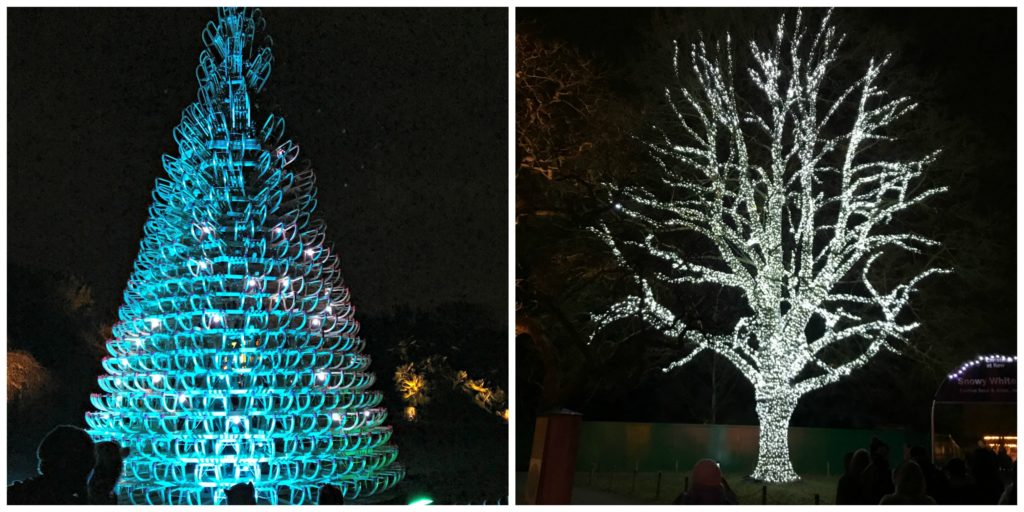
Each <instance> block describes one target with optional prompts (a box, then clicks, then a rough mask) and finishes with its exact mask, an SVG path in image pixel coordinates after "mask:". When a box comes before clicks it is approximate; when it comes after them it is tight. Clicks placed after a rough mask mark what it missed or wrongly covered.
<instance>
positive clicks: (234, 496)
mask: <svg viewBox="0 0 1024 512" xmlns="http://www.w3.org/2000/svg"><path fill="white" fill-rule="evenodd" d="M36 456H37V457H38V459H39V466H38V468H37V469H38V471H39V474H38V475H36V476H34V477H32V478H29V479H27V480H23V481H20V482H15V483H13V484H11V485H10V486H9V487H7V503H8V504H9V505H116V504H117V495H116V493H115V490H114V488H115V486H116V485H117V481H118V480H120V478H121V472H122V471H123V470H124V458H125V457H127V456H128V449H127V448H122V447H121V446H119V445H118V444H117V443H115V442H112V441H104V442H101V443H94V442H93V440H92V438H91V437H89V434H88V433H87V432H86V431H84V430H82V429H80V428H78V427H73V426H71V425H61V426H58V427H57V428H55V429H53V430H51V431H50V432H49V433H48V434H46V437H44V438H43V440H42V442H40V443H39V448H38V450H37V451H36ZM225 495H226V496H227V503H228V505H255V504H256V488H255V487H254V486H253V485H252V483H243V484H237V485H235V486H234V487H231V488H230V489H228V490H227V491H225ZM319 495H320V498H319V504H320V505H344V504H345V498H344V495H343V493H342V492H341V489H339V488H338V487H337V486H334V485H324V486H322V487H320V493H319Z"/></svg>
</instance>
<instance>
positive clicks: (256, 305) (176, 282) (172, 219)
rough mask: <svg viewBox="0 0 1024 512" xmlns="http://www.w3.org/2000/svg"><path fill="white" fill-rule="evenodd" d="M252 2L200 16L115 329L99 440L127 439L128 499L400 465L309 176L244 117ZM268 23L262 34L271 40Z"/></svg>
mask: <svg viewBox="0 0 1024 512" xmlns="http://www.w3.org/2000/svg"><path fill="white" fill-rule="evenodd" d="M263 25H264V22H263V19H262V18H261V17H260V15H259V11H258V10H256V11H247V10H238V9H221V10H220V11H219V12H218V20H217V22H216V23H213V22H211V23H209V24H208V26H207V27H206V29H205V30H204V31H203V42H204V43H205V45H206V49H205V50H204V51H203V52H202V54H201V55H200V59H199V67H198V68H197V76H198V78H199V99H198V101H196V102H195V103H193V104H192V105H190V106H189V107H188V108H186V109H185V111H184V113H183V115H182V120H181V124H179V125H178V127H177V128H176V129H175V130H174V136H175V140H176V141H177V142H178V146H179V150H180V156H179V157H178V158H174V157H171V156H166V155H165V156H164V167H165V169H166V171H167V174H168V178H167V179H163V178H161V179H158V180H157V183H156V190H155V192H154V194H153V197H154V200H155V202H154V204H153V206H152V207H151V208H150V218H149V220H148V222H147V223H146V225H145V237H144V239H143V240H142V244H141V249H140V251H139V255H138V259H137V260H136V262H135V267H134V272H133V274H132V276H131V279H130V281H129V283H128V287H127V290H126V291H125V294H124V296H125V303H124V305H123V306H122V307H121V309H120V311H119V316H120V321H119V322H118V323H117V324H116V325H115V326H114V329H113V338H114V339H112V340H110V341H108V342H107V349H108V351H109V352H110V354H111V355H112V357H108V358H105V359H104V361H103V367H104V369H105V370H106V372H107V374H106V375H103V376H101V377H100V378H99V384H100V387H101V388H102V389H103V391H104V393H102V394H96V395H93V396H92V403H93V405H94V406H95V407H96V409H97V410H98V411H97V412H92V413H89V414H88V415H87V418H86V419H87V422H88V424H89V426H90V427H91V430H90V433H91V434H92V435H93V438H94V439H96V440H97V441H103V440H113V441H117V442H119V443H121V445H122V446H126V447H129V448H130V449H131V455H130V456H129V457H128V458H127V459H126V461H125V469H124V474H123V477H122V480H121V485H120V489H121V497H122V499H123V500H124V501H128V502H131V503H174V504H178V503H193V504H194V503H223V502H224V501H225V495H224V490H226V489H227V488H229V487H231V486H233V485H235V484H237V483H246V482H252V483H253V484H254V486H255V488H256V494H257V500H258V501H259V502H261V503H272V504H273V503H294V504H297V503H316V500H317V497H318V488H319V486H321V485H323V484H334V485H337V486H339V487H341V488H342V490H343V491H344V493H345V495H346V497H347V498H349V499H352V498H357V497H361V496H363V497H365V496H368V495H371V494H373V493H379V492H381V491H383V490H385V489H388V488H390V487H391V486H393V485H395V484H396V483H397V482H398V481H399V480H400V479H401V478H402V476H403V475H404V471H403V470H402V468H401V467H400V466H398V465H397V464H395V459H396V457H397V454H398V452H397V449H395V448H394V446H392V445H389V444H388V440H389V438H390V437H391V429H390V427H387V426H384V421H385V418H386V415H387V413H386V410H385V409H384V408H383V407H381V406H380V403H381V395H380V394H379V393H378V392H373V391H369V390H368V389H369V387H370V386H371V385H372V384H373V383H374V375H373V374H372V373H369V372H368V367H369V364H370V359H369V357H367V356H365V355H362V353H361V352H362V350H363V347H364V342H363V340H362V339H361V338H359V337H358V336H357V333H358V332H359V323H358V322H356V321H355V320H354V318H353V311H354V309H353V307H352V305H351V303H350V302H349V292H348V289H347V288H346V287H345V286H344V285H343V284H342V279H341V274H340V272H339V263H338V258H337V256H335V255H334V254H333V252H332V250H331V248H330V246H329V244H327V243H326V242H325V234H324V225H323V223H322V222H321V221H319V220H314V219H313V218H312V213H313V210H314V208H315V207H316V190H315V188H314V177H313V174H312V172H310V171H302V172H295V171H293V170H291V169H289V164H290V163H291V162H292V161H293V160H295V157H296V155H297V153H298V147H297V146H296V145H295V144H293V143H292V142H291V141H285V142H283V143H281V142H280V139H281V137H282V135H283V131H284V121H283V119H280V118H279V117H274V116H273V115H271V116H268V118H267V119H266V120H265V122H263V123H259V124H257V123H256V122H255V121H254V119H253V115H252V109H251V103H250V94H255V93H258V92H259V91H260V90H261V89H262V88H263V86H264V84H265V83H266V81H267V78H268V76H269V74H270V66H271V60H272V57H271V52H270V48H269V46H268V45H269V40H268V41H267V43H266V44H262V45H258V46H257V45H256V44H254V38H255V37H256V36H257V34H258V33H260V32H261V29H262V27H263ZM268 39H269V38H268Z"/></svg>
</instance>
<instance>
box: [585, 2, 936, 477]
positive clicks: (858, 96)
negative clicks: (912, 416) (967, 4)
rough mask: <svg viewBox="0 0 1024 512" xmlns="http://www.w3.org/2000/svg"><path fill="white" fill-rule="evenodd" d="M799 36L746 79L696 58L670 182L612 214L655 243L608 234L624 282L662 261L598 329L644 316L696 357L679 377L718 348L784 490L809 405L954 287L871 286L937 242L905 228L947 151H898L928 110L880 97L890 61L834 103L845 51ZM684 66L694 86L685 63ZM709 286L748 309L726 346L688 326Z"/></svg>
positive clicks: (603, 232)
mask: <svg viewBox="0 0 1024 512" xmlns="http://www.w3.org/2000/svg"><path fill="white" fill-rule="evenodd" d="M786 27H787V26H786V23H785V17H783V18H782V20H781V21H780V22H779V24H778V28H777V30H776V33H775V38H774V39H775V40H774V41H773V43H771V44H769V45H766V46H764V47H762V46H761V45H759V44H758V43H755V42H751V43H750V44H749V49H750V55H751V59H752V62H753V64H752V66H751V67H750V68H749V69H747V70H746V72H739V73H737V72H736V71H735V70H734V69H733V54H732V49H731V44H730V42H729V41H728V40H727V41H726V43H725V44H724V45H722V44H719V45H716V46H715V49H716V50H715V51H709V50H708V48H707V47H706V45H705V44H704V43H703V42H701V43H698V44H696V45H695V46H694V47H693V50H692V52H691V57H692V62H693V69H692V71H693V78H694V81H695V83H696V85H695V86H692V87H688V86H686V85H684V84H683V83H682V81H680V83H679V85H678V86H674V87H669V88H667V89H666V91H665V92H666V95H667V103H668V105H669V106H670V107H671V118H672V121H671V122H669V123H666V124H663V125H661V126H656V127H655V130H656V131H657V132H658V135H657V136H656V137H655V138H654V140H652V141H650V142H648V143H647V147H648V148H649V150H650V152H651V153H652V154H653V155H654V157H655V160H656V162H657V164H658V167H657V172H656V174H655V175H654V176H653V177H654V180H653V181H654V183H656V185H654V186H630V187H624V188H621V189H619V190H617V191H616V196H615V198H614V201H615V202H614V203H613V205H614V206H613V208H612V209H611V210H612V211H614V212H615V213H616V215H617V216H619V217H624V219H625V220H628V223H627V224H629V225H630V226H632V228H631V229H633V232H635V227H637V226H641V227H642V229H643V230H644V235H643V236H639V237H638V236H636V235H631V234H630V231H629V230H621V229H614V230H613V227H616V226H615V225H612V224H610V223H601V224H599V225H598V226H597V227H595V228H594V229H593V230H594V233H595V234H596V235H597V236H598V237H599V238H600V239H601V240H602V241H603V242H604V243H605V244H607V246H608V247H609V249H610V252H611V254H612V256H613V257H614V258H615V261H616V262H617V264H618V265H619V266H620V267H621V268H633V269H636V268H638V266H637V265H634V264H633V263H634V262H635V261H637V260H636V259H635V258H643V260H642V261H644V262H645V263H646V265H644V266H643V267H644V269H643V271H638V272H635V273H633V286H632V287H631V290H630V293H629V294H628V295H627V296H626V297H623V298H621V300H619V301H618V302H616V303H615V304H613V305H611V306H610V308H609V309H608V310H607V311H606V312H604V313H602V314H600V315H597V316H596V317H595V332H598V331H601V330H603V329H606V328H607V327H608V326H609V325H610V324H611V323H613V322H616V321H618V320H621V319H626V318H639V319H641V320H642V321H643V322H645V323H646V324H648V325H650V326H651V327H653V328H654V329H657V330H659V331H661V332H663V333H665V334H666V335H667V336H669V337H671V338H674V339H676V340H678V341H679V342H680V346H681V347H682V350H683V353H684V354H685V356H684V357H683V358H681V359H679V360H678V361H676V362H675V363H673V364H671V365H670V366H669V367H668V368H665V370H666V371H668V370H670V369H672V368H675V367H677V366H680V365H683V364H685V363H686V362H688V361H691V360H692V359H693V357H694V356H695V355H696V354H698V353H700V352H701V351H705V350H706V351H713V352H716V353H718V354H720V355H722V356H723V357H725V358H726V359H728V360H729V361H730V362H731V363H732V364H733V365H735V367H736V368H737V369H738V370H739V371H740V372H741V373H742V374H743V375H744V376H745V377H746V378H747V379H748V380H749V381H750V382H751V384H753V387H754V393H755V399H756V401H757V415H758V419H759V423H760V439H759V453H758V460H757V465H756V467H755V468H754V472H753V474H752V476H753V477H754V478H756V479H759V480H763V481H767V482H787V481H793V480H796V479H798V478H799V477H798V476H797V474H796V472H795V471H794V470H793V466H792V464H791V463H790V458H789V444H788V440H787V436H788V431H789V421H790V418H791V416H792V414H793V411H794V409H795V408H796V406H797V402H798V401H799V399H800V397H802V396H804V395H805V394H807V393H809V392H811V391H814V390H816V389H820V388H822V387H823V386H827V385H829V384H832V383H834V382H837V381H839V380H840V379H842V378H843V377H844V376H846V375H849V374H850V373H851V372H853V371H854V370H856V369H858V368H860V367H862V366H863V365H865V364H867V363H868V362H869V361H870V360H871V359H872V358H873V357H874V356H875V355H877V354H879V353H880V352H883V351H890V352H896V353H898V352H899V351H900V350H901V349H902V348H904V347H905V346H906V343H907V342H908V341H909V340H908V337H907V335H908V333H910V331H911V330H913V329H914V328H916V327H917V325H918V324H917V322H915V321H914V320H913V318H912V315H910V314H908V313H907V312H906V311H905V310H906V306H907V304H908V301H909V299H910V297H911V295H912V294H913V293H914V292H915V291H916V288H917V285H918V283H919V282H920V281H921V280H922V279H924V278H926V277H928V276H930V275H932V274H936V273H941V272H946V271H945V270H942V269H935V268H932V269H926V270H923V271H921V272H920V273H918V274H917V275H914V276H912V277H910V278H909V279H908V280H907V281H905V282H903V283H902V284H899V285H896V286H891V285H890V286H888V287H887V288H888V289H887V290H886V289H882V286H881V284H880V283H878V282H877V281H878V279H877V278H876V279H875V282H872V279H870V270H871V268H872V265H873V264H875V263H876V261H878V258H879V257H880V256H882V255H883V254H890V253H898V252H897V251H901V250H902V251H909V252H911V253H921V252H923V250H924V249H927V248H930V247H933V246H934V245H936V243H935V242H934V241H932V240H930V239H928V238H926V237H923V236H920V235H917V234H913V233H910V232H906V231H904V230H902V229H901V228H900V226H898V225H895V224H894V223H893V219H894V217H895V216H896V215H897V214H899V213H900V212H902V211H904V210H906V209H908V208H910V207H912V206H914V205H916V204H918V203H920V202H921V201H923V200H925V199H927V198H928V197H930V196H932V195H934V194H936V193H938V192H940V191H941V190H942V188H941V187H938V188H928V187H927V186H926V185H925V184H924V183H923V180H922V177H923V170H924V168H925V167H926V166H927V164H929V163H930V162H931V161H933V160H934V159H935V157H936V155H937V152H932V153H929V154H927V155H925V156H923V157H920V158H911V159H899V158H896V157H893V155H894V154H895V153H891V152H890V153H886V152H884V151H883V149H882V148H885V147H886V144H883V143H885V142H890V141H892V140H895V139H894V138H892V137H891V134H890V131H891V130H890V128H891V125H892V123H893V122H894V121H895V120H896V119H897V118H899V117H900V116H902V115H903V114H905V113H907V112H908V111H910V110H911V109H912V108H913V106H914V105H913V103H911V102H910V100H909V99H908V98H905V97H894V96H891V95H888V94H887V93H886V92H885V90H884V89H883V88H882V87H881V86H880V85H879V82H880V81H879V73H880V71H881V69H882V68H883V66H884V65H885V64H886V61H887V60H888V58H886V59H883V60H881V61H876V60H872V61H871V62H870V63H869V64H868V65H867V70H866V72H864V73H863V74H862V75H860V76H859V77H858V78H856V79H854V80H853V81H852V82H847V85H843V86H841V87H840V89H839V90H838V93H836V94H832V93H831V91H825V88H826V87H835V84H836V83H837V82H839V81H841V80H843V79H842V78H840V77H839V75H841V73H835V64H836V61H837V54H838V49H839V46H840V45H841V44H842V36H840V35H839V34H837V33H836V30H835V28H834V27H832V26H830V25H829V16H827V15H826V16H825V19H824V20H823V21H822V23H821V25H820V27H819V28H818V29H817V30H812V29H810V28H809V27H807V26H806V25H805V24H804V23H803V22H802V20H801V16H800V14H799V13H798V14H797V16H796V22H795V24H794V25H793V27H792V28H791V29H789V30H787V28H786ZM677 56H678V51H677ZM674 67H675V73H676V77H677V78H681V77H682V75H681V74H680V69H679V60H678V58H677V59H676V61H675V65H674ZM619 225H621V223H620V224H619ZM680 233H685V234H688V235H689V236H691V237H693V238H689V239H684V242H685V241H686V240H689V241H693V240H696V239H698V238H699V239H701V243H704V244H707V247H714V253H715V254H714V255H713V256H712V257H710V258H706V259H705V260H704V261H700V260H699V259H698V255H699V251H700V249H699V247H700V246H699V245H697V246H683V245H680V244H679V238H675V237H678V236H679V234H680ZM694 235H696V236H694ZM692 286H710V287H712V289H713V288H714V287H718V288H719V289H722V288H729V289H732V290H736V291H738V292H739V294H738V295H740V296H742V297H743V298H744V299H745V302H746V304H745V305H744V311H745V312H744V313H742V314H740V315H739V318H737V319H736V321H735V322H734V323H733V324H732V326H731V328H728V329H727V330H726V329H723V331H725V332H721V331H719V332H714V331H708V330H703V329H700V328H698V327H697V326H696V325H693V324H695V322H690V323H691V325H687V324H686V323H685V322H684V321H683V319H682V315H680V314H677V313H676V312H675V311H674V310H673V300H674V297H676V296H678V295H682V294H684V293H687V292H688V291H693V290H694V289H693V288H689V289H688V291H687V290H686V287H692Z"/></svg>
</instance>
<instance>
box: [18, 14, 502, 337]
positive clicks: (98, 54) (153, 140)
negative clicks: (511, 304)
mask: <svg viewBox="0 0 1024 512" xmlns="http://www.w3.org/2000/svg"><path fill="white" fill-rule="evenodd" d="M263 12H264V17H265V18H266V21H267V29H266V33H268V34H269V35H270V36H271V37H272V38H273V40H274V48H273V51H274V57H275V61H274V67H273V71H272V72H271V75H270V80H269V82H268V85H267V87H266V89H264V92H263V93H262V94H261V95H259V96H257V97H256V98H255V102H256V103H257V104H258V105H259V106H260V107H261V110H260V111H258V112H257V114H256V119H257V122H262V120H263V119H264V118H265V116H266V114H267V113H270V112H272V113H274V114H278V115H283V116H284V117H285V119H286V121H287V127H286V132H285V136H286V137H290V138H292V140H294V141H295V142H296V143H298V144H299V146H300V147H301V151H300V155H299V160H300V161H301V160H302V159H309V160H310V162H311V164H312V167H313V169H314V172H315V174H316V177H317V185H318V187H319V196H318V197H319V206H318V208H317V211H316V213H315V215H317V216H319V217H320V218H323V219H324V221H325V222H326V225H327V236H328V240H330V241H333V242H334V244H335V248H336V251H337V253H338V254H339V255H340V256H341V263H342V275H343V276H344V278H345V279H346V281H347V283H348V285H349V286H350V288H351V289H352V293H353V302H354V304H355V305H356V307H357V308H359V309H360V310H362V311H364V312H376V313H385V312H387V311H389V310H391V309H392V307H394V306H396V305H403V304H408V305H411V306H413V307H422V308H431V307H432V306H435V305H437V304H440V303H444V302H449V301H466V302H470V303H476V304H481V305H483V306H485V307H486V308H487V309H488V310H490V311H493V312H494V315H495V320H496V321H501V322H504V319H505V311H506V308H507V304H506V297H507V289H508V286H507V282H508V274H507V269H508V263H507V261H508V259H507V258H508V242H507V232H508V227H507V226H508V220H507V219H508V215H507V204H508V200H507V197H508V163H507V162H508V139H507V137H508V132H507V126H508V121H507V119H508V118H507V116H508V86H507V83H508V82H507V74H508V50H507V11H506V9H274V8H267V9H263ZM215 16H216V14H215V10H214V9H212V8H203V9H112V8H100V9H8V18H7V19H8V22H7V24H8V25H7V27H8V141H7V143H8V171H9V174H8V199H9V200H10V203H9V204H8V206H7V208H8V210H7V211H8V247H9V261H10V263H11V264H23V265H24V264H28V265H37V266H41V267H44V268H51V269H54V270H67V271H71V272H73V273H75V274H78V275H80V276H81V277H83V278H84V279H85V281H86V282H88V283H90V284H91V285H92V287H93V290H94V296H95V298H96V301H97V306H99V307H101V308H102V310H104V311H106V310H109V311H110V312H111V313H113V311H114V310H115V308H116V307H117V306H118V305H119V304H120V303H121V292H122V291H123V289H124V287H125V284H126V282H127V280H128V277H129V273H130V271H131V268H132V263H133V261H134V259H135V257H136V254H137V252H138V245H139V241H140V240H141V237H142V227H143V224H144V222H145V220H146V218H147V208H148V207H149V205H150V204H151V202H152V198H151V193H152V189H153V183H154V180H155V179H156V178H157V177H160V176H165V172H164V171H163V169H162V167H161V164H160V161H161V160H160V158H161V155H162V154H164V153H169V154H172V155H176V154H177V146H176V144H175V143H174V141H173V138H172V134H171V131H172V129H173V128H174V127H175V126H176V125H177V124H178V121H179V119H180V116H181V111H182V109H183V108H185V107H186V106H188V105H189V103H190V102H192V101H194V99H195V97H196V89H197V82H196V76H195V67H196V64H197V63H198V58H199V53H200V51H201V50H202V48H203V46H202V42H201V39H200V34H201V32H202V30H203V27H204V26H205V24H206V23H207V21H210V20H213V19H215ZM296 163H298V162H296ZM293 165H294V164H293Z"/></svg>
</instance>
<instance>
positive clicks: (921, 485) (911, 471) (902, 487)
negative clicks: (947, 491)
mask: <svg viewBox="0 0 1024 512" xmlns="http://www.w3.org/2000/svg"><path fill="white" fill-rule="evenodd" d="M892 479H893V483H894V484H895V485H896V493H897V494H902V495H905V496H924V494H925V492H927V487H926V486H925V480H924V471H922V470H921V466H918V465H917V463H916V462H914V461H912V460H908V461H907V462H904V463H903V464H902V465H901V466H900V467H899V468H898V469H897V470H896V472H895V473H894V474H893V476H892Z"/></svg>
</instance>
